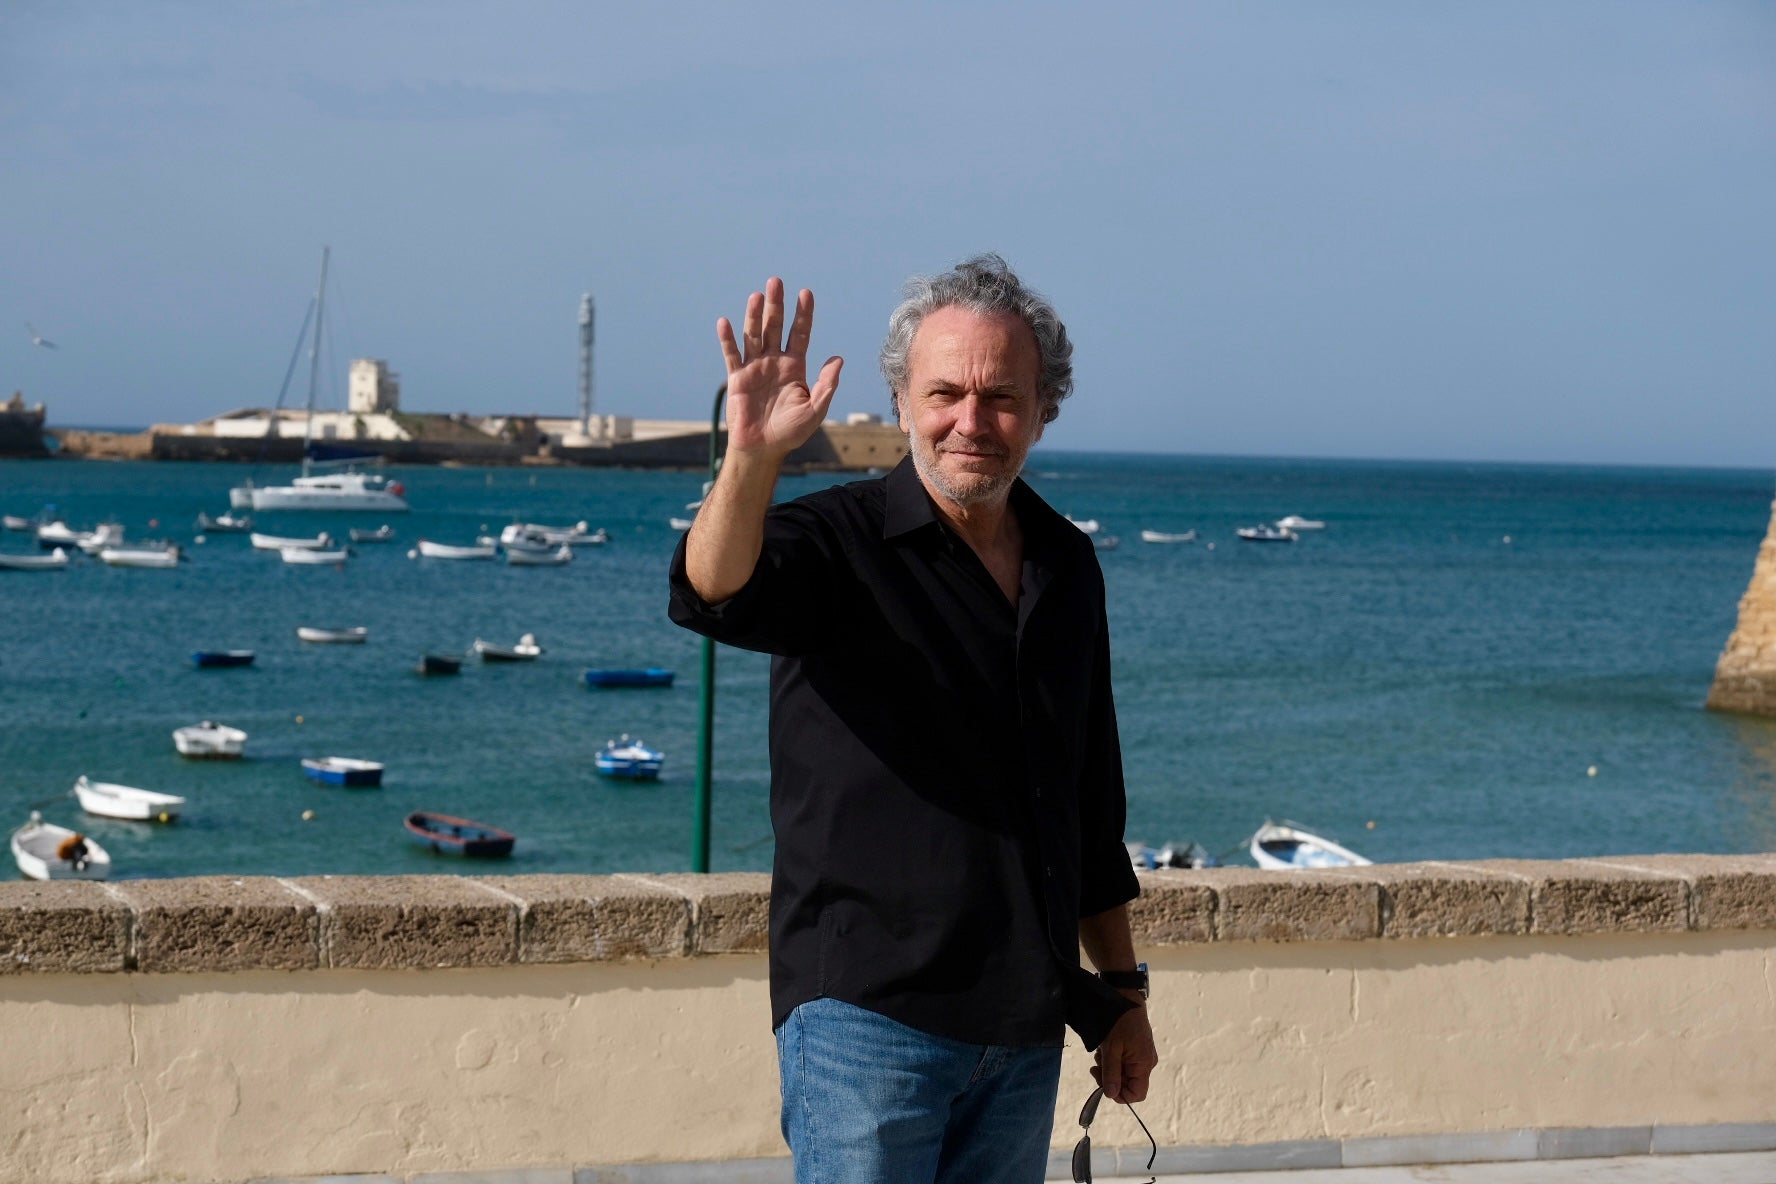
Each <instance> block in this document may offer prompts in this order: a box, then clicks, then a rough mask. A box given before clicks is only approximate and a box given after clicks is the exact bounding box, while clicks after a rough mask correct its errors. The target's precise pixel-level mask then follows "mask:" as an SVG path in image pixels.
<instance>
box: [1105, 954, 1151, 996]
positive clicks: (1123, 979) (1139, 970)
mask: <svg viewBox="0 0 1776 1184" xmlns="http://www.w3.org/2000/svg"><path fill="white" fill-rule="evenodd" d="M1098 977H1099V978H1101V979H1103V980H1104V982H1105V983H1106V984H1107V985H1109V986H1112V987H1115V988H1116V989H1117V990H1119V991H1139V992H1141V998H1143V999H1145V998H1147V963H1145V962H1137V963H1135V968H1134V969H1133V970H1100V971H1098Z"/></svg>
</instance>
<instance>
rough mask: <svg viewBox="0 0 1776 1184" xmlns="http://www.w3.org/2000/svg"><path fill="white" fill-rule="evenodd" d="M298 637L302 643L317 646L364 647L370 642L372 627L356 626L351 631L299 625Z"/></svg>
mask: <svg viewBox="0 0 1776 1184" xmlns="http://www.w3.org/2000/svg"><path fill="white" fill-rule="evenodd" d="M296 636H297V638H298V639H299V640H301V641H312V642H314V643H316V644H317V645H363V644H364V643H365V642H366V641H368V640H370V627H369V626H368V625H354V626H352V627H351V628H350V629H322V628H319V627H317V626H314V625H298V626H296Z"/></svg>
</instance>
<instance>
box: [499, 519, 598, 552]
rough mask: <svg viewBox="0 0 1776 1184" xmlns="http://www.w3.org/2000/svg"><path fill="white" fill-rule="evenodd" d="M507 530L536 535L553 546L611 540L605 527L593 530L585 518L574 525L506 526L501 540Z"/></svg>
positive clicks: (578, 544) (501, 534) (501, 538)
mask: <svg viewBox="0 0 1776 1184" xmlns="http://www.w3.org/2000/svg"><path fill="white" fill-rule="evenodd" d="M507 531H517V532H522V533H525V534H530V535H534V536H536V537H537V538H539V539H541V540H542V541H543V542H545V543H547V544H549V545H550V546H552V547H559V546H560V545H561V544H563V543H566V544H567V545H568V546H570V547H597V546H602V545H603V544H605V543H608V542H610V532H609V531H607V530H605V529H604V527H602V526H601V527H599V528H598V529H597V530H593V529H592V526H591V524H590V523H588V522H586V521H585V520H584V519H582V520H580V521H579V522H576V523H574V524H573V525H572V526H540V525H538V524H537V523H535V522H522V523H517V524H515V525H513V526H508V527H506V529H505V530H502V531H501V532H500V541H501V542H504V541H505V536H506V533H507Z"/></svg>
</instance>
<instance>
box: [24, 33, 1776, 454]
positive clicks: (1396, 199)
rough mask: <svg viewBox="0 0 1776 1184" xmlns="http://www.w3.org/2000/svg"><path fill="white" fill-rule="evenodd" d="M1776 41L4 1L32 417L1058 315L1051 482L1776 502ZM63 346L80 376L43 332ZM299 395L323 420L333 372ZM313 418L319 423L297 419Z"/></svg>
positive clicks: (841, 401)
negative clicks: (1660, 467)
mask: <svg viewBox="0 0 1776 1184" xmlns="http://www.w3.org/2000/svg"><path fill="white" fill-rule="evenodd" d="M1773 211H1776V4H1771V3H1725V2H1708V0H1669V2H1667V3H1638V2H1635V0H1607V2H1599V3H1588V2H1583V0H1565V2H1562V3H1555V4H1548V3H1539V2H1537V3H1529V2H1521V3H1517V2H1509V0H1504V2H1499V3H1485V4H1446V3H1421V2H1416V0H1415V2H1405V0H1401V2H1397V3H1368V2H1362V0H1352V2H1341V3H1328V2H1326V0H1302V2H1296V3H1283V2H1266V0H1230V2H1227V3H1198V2H1192V0H1167V2H1152V3H1114V2H1111V3H1097V4H1093V5H1090V6H1087V5H1084V4H1070V5H1055V4H1042V3H1018V4H1011V3H995V2H990V0H983V2H979V3H970V2H960V0H952V2H949V3H941V4H939V3H932V4H918V3H913V4H897V5H833V4H800V3H775V4H770V5H742V4H733V3H729V4H671V3H662V4H649V5H642V4H630V5H617V4H587V3H585V2H584V0H572V2H566V3H545V2H529V0H513V2H509V3H505V4H501V5H497V6H496V5H487V4H466V3H458V2H455V0H435V2H430V0H429V2H426V3H395V2H389V3H340V2H334V0H312V2H305V3H291V2H281V3H280V2H265V3H253V4H222V3H213V2H206V3H189V4H187V3H177V2H172V0H166V2H156V3H147V4H144V3H139V2H137V0H128V2H118V3H85V2H82V0H6V3H4V4H3V5H0V388H3V389H0V395H5V394H9V393H10V392H11V391H12V390H14V389H16V390H20V391H23V392H24V394H25V396H26V398H27V399H28V400H29V401H33V402H35V401H38V400H42V401H45V402H47V403H48V404H49V407H50V420H51V422H52V423H64V424H87V425H103V424H115V425H139V424H147V423H151V422H168V421H190V420H195V419H198V418H201V417H204V416H207V415H212V414H215V413H217V412H220V411H223V410H226V409H229V408H234V407H240V406H269V405H270V404H272V403H273V402H274V401H275V400H276V398H277V396H278V390H279V386H280V383H281V381H282V379H283V375H284V371H285V368H286V366H287V364H288V363H289V360H290V356H291V350H292V347H293V345H294V343H295V340H296V336H297V331H298V329H299V327H300V326H301V323H302V319H303V314H304V311H305V309H306V307H307V303H308V299H309V296H310V294H311V292H312V291H313V289H314V287H315V283H316V278H317V272H318V270H319V263H320V254H321V248H322V247H323V246H328V247H330V248H331V251H332V277H331V279H330V281H329V284H328V320H329V322H330V328H329V334H330V342H331V344H330V350H331V356H332V357H333V358H334V359H335V360H336V364H333V365H330V366H329V367H328V370H329V373H328V382H327V384H326V385H325V387H324V391H323V397H322V405H323V406H326V405H329V403H331V405H333V406H337V405H339V403H340V402H341V401H342V392H343V389H344V386H345V381H344V378H345V360H346V359H349V358H351V357H360V356H363V357H377V358H383V359H386V360H387V361H388V363H389V364H390V366H391V367H392V368H393V369H394V370H396V371H397V372H398V373H399V374H400V375H401V379H402V401H403V405H404V406H405V407H406V408H407V409H410V410H418V411H470V412H477V413H541V414H564V415H567V414H573V413H574V410H575V408H576V407H577V400H578V329H577V325H576V314H577V310H578V304H579V298H580V294H581V293H582V292H591V293H592V295H593V297H594V299H595V301H596V302H597V351H596V362H595V371H596V400H597V410H599V411H602V412H610V413H615V414H621V415H634V416H638V417H668V418H686V419H697V418H705V417H707V415H708V413H709V411H708V409H709V405H710V399H711V396H712V394H713V392H714V390H715V388H716V386H717V385H718V384H719V383H720V382H721V380H722V377H723V370H722V364H721V356H720V353H719V351H718V349H717V346H716V340H715V333H714V322H715V319H716V318H717V317H718V316H721V315H728V316H731V317H734V318H736V319H738V316H739V314H740V312H741V310H742V308H743V307H744V303H745V299H746V294H747V293H748V292H749V291H751V290H753V289H755V288H761V287H762V286H763V283H764V280H765V278H766V277H767V276H770V275H774V274H775V275H781V276H782V277H783V278H784V279H785V281H786V282H787V283H788V284H789V286H790V287H791V289H792V290H793V289H794V288H796V287H808V288H811V289H813V291H814V292H815V295H816V298H817V301H818V310H817V317H816V325H815V338H814V350H815V352H816V353H817V354H818V355H819V356H821V357H824V356H826V355H827V354H831V353H837V354H842V355H844V357H845V358H846V363H847V367H846V372H845V377H844V380H843V383H842V385H841V388H840V390H839V393H838V397H837V399H836V401H835V403H834V412H835V414H838V415H843V414H845V413H849V412H855V411H870V412H877V413H883V412H886V410H887V396H886V392H885V388H884V386H883V383H882V381H881V379H880V377H879V375H878V373H877V370H876V365H875V358H876V351H877V350H878V348H879V347H880V344H881V337H882V333H883V329H884V327H885V325H886V322H887V317H888V314H889V312H890V310H891V309H892V307H893V305H894V303H895V301H896V299H897V297H898V292H899V288H900V285H901V283H902V282H903V281H904V280H905V279H906V277H907V276H909V275H912V274H915V273H921V272H934V271H940V270H943V269H944V268H946V267H948V266H950V265H951V264H953V263H954V262H956V261H957V260H959V259H962V258H965V257H967V256H969V255H973V254H976V253H978V252H981V251H997V252H999V253H1000V254H1002V255H1004V256H1005V257H1006V258H1007V259H1008V260H1009V261H1010V262H1011V264H1012V266H1013V267H1014V268H1016V269H1017V270H1018V271H1019V273H1020V274H1021V275H1022V276H1023V277H1024V278H1025V280H1026V281H1028V282H1029V283H1031V284H1032V285H1033V286H1035V287H1036V288H1038V289H1040V290H1041V291H1042V292H1044V293H1045V294H1047V295H1048V296H1049V297H1050V298H1051V299H1052V300H1053V301H1054V303H1055V304H1056V306H1057V307H1058V308H1059V310H1060V312H1061V315H1062V316H1063V318H1064V319H1065V320H1066V322H1067V324H1068V327H1069V330H1070V332H1071V334H1072V336H1073V338H1074V341H1075V344H1076V352H1075V370H1076V381H1077V385H1076V389H1075V393H1074V395H1073V397H1072V398H1071V399H1070V400H1069V401H1068V402H1067V403H1066V404H1065V405H1064V407H1063V409H1062V414H1061V417H1060V419H1059V420H1058V421H1057V422H1056V423H1055V424H1054V425H1053V426H1052V427H1051V428H1050V429H1049V432H1048V435H1047V437H1046V438H1045V441H1044V447H1049V448H1058V449H1072V450H1124V451H1144V452H1176V453H1209V454H1235V455H1239V454H1249V455H1271V456H1325V457H1361V458H1401V459H1454V460H1510V461H1553V462H1584V463H1624V464H1675V465H1729V466H1745V467H1758V468H1766V467H1776V381H1773V380H1776V214H1773ZM27 324H29V325H32V326H35V329H36V331H37V332H38V333H40V334H41V335H42V336H44V337H45V338H48V339H50V340H53V341H54V342H55V343H56V346H57V348H55V349H53V350H51V349H48V348H46V347H42V346H36V345H33V344H32V341H31V337H30V334H29V333H28V332H27V329H26V326H27ZM299 385H300V383H299ZM294 397H295V398H296V399H297V401H298V402H300V394H298V395H296V396H294Z"/></svg>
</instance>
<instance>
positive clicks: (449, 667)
mask: <svg viewBox="0 0 1776 1184" xmlns="http://www.w3.org/2000/svg"><path fill="white" fill-rule="evenodd" d="M414 669H416V670H418V671H419V672H420V673H421V674H426V675H432V674H460V673H462V659H461V658H453V657H451V656H449V655H448V654H421V655H420V656H419V665H418V666H416V667H415V668H414Z"/></svg>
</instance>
